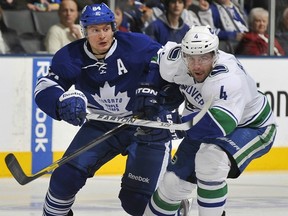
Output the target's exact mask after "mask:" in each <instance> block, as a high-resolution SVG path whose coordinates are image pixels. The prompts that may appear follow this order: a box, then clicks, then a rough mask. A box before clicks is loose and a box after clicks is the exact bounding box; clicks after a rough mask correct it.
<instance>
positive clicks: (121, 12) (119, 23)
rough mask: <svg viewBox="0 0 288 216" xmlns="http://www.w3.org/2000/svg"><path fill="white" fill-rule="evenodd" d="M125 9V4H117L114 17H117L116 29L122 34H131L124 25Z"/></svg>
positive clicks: (118, 2) (119, 2)
mask: <svg viewBox="0 0 288 216" xmlns="http://www.w3.org/2000/svg"><path fill="white" fill-rule="evenodd" d="M124 7H125V4H124V3H123V2H121V1H117V2H115V9H114V15H115V23H116V29H117V30H118V31H122V32H129V29H128V28H127V27H125V26H123V25H122V22H123V16H124Z"/></svg>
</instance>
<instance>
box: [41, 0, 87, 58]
mask: <svg viewBox="0 0 288 216" xmlns="http://www.w3.org/2000/svg"><path fill="white" fill-rule="evenodd" d="M58 15H59V18H60V23H58V24H56V25H53V26H51V27H50V29H49V31H48V33H47V35H46V38H45V48H46V50H47V51H48V53H51V54H54V53H55V52H56V51H58V50H59V49H60V48H62V47H63V46H65V45H66V44H68V43H70V42H72V41H75V40H77V39H80V38H82V37H83V36H82V33H81V27H80V25H79V24H75V21H76V20H77V18H78V8H77V3H76V2H75V1H74V0H63V1H62V2H61V4H60V8H59V12H58Z"/></svg>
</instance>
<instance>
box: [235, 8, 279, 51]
mask: <svg viewBox="0 0 288 216" xmlns="http://www.w3.org/2000/svg"><path fill="white" fill-rule="evenodd" d="M268 17H269V13H268V11H267V10H265V9H263V8H260V7H258V8H253V9H252V10H251V11H250V14H249V32H248V33H245V35H244V36H243V38H242V40H241V42H240V43H239V45H238V47H237V49H236V51H235V54H239V55H255V56H263V55H264V56H265V55H268V36H269V35H268V34H267V26H268ZM274 44H275V46H274V54H275V55H277V56H282V55H284V50H283V49H282V47H281V46H280V44H279V42H278V40H277V39H275V41H274Z"/></svg>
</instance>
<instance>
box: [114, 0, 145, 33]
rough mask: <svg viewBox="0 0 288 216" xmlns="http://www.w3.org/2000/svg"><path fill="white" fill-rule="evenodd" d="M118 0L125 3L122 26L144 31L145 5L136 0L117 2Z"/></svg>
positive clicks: (132, 30) (134, 30)
mask: <svg viewBox="0 0 288 216" xmlns="http://www.w3.org/2000/svg"><path fill="white" fill-rule="evenodd" d="M118 1H119V3H124V5H125V6H124V8H125V10H124V11H123V12H124V13H123V14H124V16H123V21H122V24H121V26H124V27H125V28H127V29H128V30H129V31H131V32H140V33H143V28H144V22H143V20H142V18H143V9H144V8H145V7H144V6H145V5H144V4H142V3H141V2H138V1H135V0H117V2H118Z"/></svg>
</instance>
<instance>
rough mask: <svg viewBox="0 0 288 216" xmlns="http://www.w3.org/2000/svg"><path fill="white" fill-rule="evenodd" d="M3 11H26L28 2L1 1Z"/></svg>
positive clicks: (22, 0) (21, 0) (17, 0)
mask: <svg viewBox="0 0 288 216" xmlns="http://www.w3.org/2000/svg"><path fill="white" fill-rule="evenodd" d="M0 6H1V9H3V10H24V9H27V2H26V1H24V0H0Z"/></svg>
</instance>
